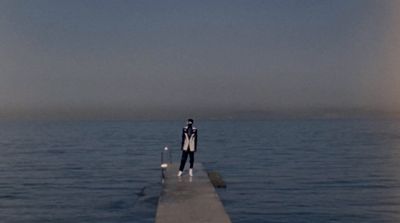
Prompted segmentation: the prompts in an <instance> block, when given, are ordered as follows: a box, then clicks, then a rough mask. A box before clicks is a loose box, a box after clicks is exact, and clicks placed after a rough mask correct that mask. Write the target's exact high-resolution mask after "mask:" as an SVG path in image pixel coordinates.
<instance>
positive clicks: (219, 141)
mask: <svg viewBox="0 0 400 223" xmlns="http://www.w3.org/2000/svg"><path fill="white" fill-rule="evenodd" d="M196 124H197V127H198V128H199V152H198V153H197V154H196V159H197V161H200V162H203V163H204V165H205V167H206V168H208V169H213V170H217V171H219V172H220V173H221V174H222V175H223V177H224V179H225V181H226V182H227V185H228V188H227V189H225V190H218V193H219V195H220V197H221V199H222V201H223V203H224V205H225V208H226V210H227V212H228V213H229V215H230V216H231V219H232V221H233V222H234V223H250V222H252V223H259V222H288V223H289V222H290V223H293V222H321V223H324V222H346V223H347V222H348V223H350V222H351V223H353V222H363V223H365V222H374V223H378V222H379V223H381V222H393V223H394V222H400V121H398V120H366V119H361V120H357V119H343V120H271V121H203V122H201V121H199V122H198V123H196ZM182 125H183V123H182V122H180V121H158V122H156V121H154V122H106V121H104V122H101V121H96V122H95V121H93V122H1V123H0V222H6V223H8V222H10V223H20V222H29V223H36V222H38V223H39V222H40V223H43V222H89V223H92V222H93V223H101V222H107V223H114V222H115V223H117V222H118V223H122V222H138V223H139V222H140V223H146V222H153V221H154V215H155V210H156V206H157V199H158V195H159V190H160V172H159V169H158V167H159V163H160V151H161V149H162V148H163V147H164V146H165V145H168V146H169V147H170V148H171V149H173V150H174V153H173V158H174V159H175V160H177V159H178V158H179V151H178V146H179V144H180V141H179V140H180V131H181V127H182Z"/></svg>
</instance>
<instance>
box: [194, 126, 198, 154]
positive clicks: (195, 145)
mask: <svg viewBox="0 0 400 223" xmlns="http://www.w3.org/2000/svg"><path fill="white" fill-rule="evenodd" d="M197 138H199V130H198V129H196V137H195V138H194V148H196V150H197Z"/></svg>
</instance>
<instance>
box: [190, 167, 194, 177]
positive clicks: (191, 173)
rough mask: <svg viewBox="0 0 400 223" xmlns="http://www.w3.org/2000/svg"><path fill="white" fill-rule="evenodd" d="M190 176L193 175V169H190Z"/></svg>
mask: <svg viewBox="0 0 400 223" xmlns="http://www.w3.org/2000/svg"><path fill="white" fill-rule="evenodd" d="M189 176H191V177H192V176H193V169H189Z"/></svg>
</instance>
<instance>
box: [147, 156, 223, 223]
mask: <svg viewBox="0 0 400 223" xmlns="http://www.w3.org/2000/svg"><path fill="white" fill-rule="evenodd" d="M177 172H178V165H177V164H169V166H168V168H167V169H166V171H165V178H164V182H163V189H162V192H161V195H160V198H159V201H158V207H157V214H156V220H155V222H156V223H187V222H190V223H206V222H207V223H230V222H231V221H230V219H229V216H228V215H227V214H226V212H225V209H224V207H223V205H222V203H221V201H220V199H219V197H218V195H217V193H216V191H215V189H214V187H213V185H212V184H211V183H210V180H209V178H208V175H207V173H206V172H205V170H204V168H203V165H202V164H201V163H195V164H194V176H193V177H190V176H189V174H188V173H187V172H185V173H184V174H183V175H182V176H181V177H178V176H177V175H176V174H177Z"/></svg>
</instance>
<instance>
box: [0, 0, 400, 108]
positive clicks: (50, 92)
mask: <svg viewBox="0 0 400 223" xmlns="http://www.w3.org/2000/svg"><path fill="white" fill-rule="evenodd" d="M398 11H400V4H399V1H396V0H393V1H387V0H335V1H332V0H296V1H295V0H285V1H282V0H275V1H272V0H270V1H187V0H185V1H183V0H182V1H149V0H143V1H133V0H132V1H119V0H116V1H108V0H104V1H101V0H96V1H95V0H93V1H84V0H79V1H73V0H68V1H67V0H66V1H57V0H49V1H44V0H37V1H28V0H26V1H19V0H9V1H6V0H0V108H1V109H2V111H1V112H3V113H7V112H17V113H18V112H22V113H29V112H38V111H40V112H44V113H46V112H50V113H51V112H55V111H57V112H61V113H62V112H67V113H68V112H69V113H76V114H79V112H95V113H96V112H98V113H101V112H105V113H107V112H117V113H118V111H124V112H132V113H133V114H134V113H138V114H139V113H145V114H160V113H162V112H163V111H166V112H167V111H168V112H181V111H185V112H187V113H190V112H193V111H201V112H206V113H207V112H215V111H246V110H252V111H255V110H271V109H272V110H273V109H299V108H301V109H307V108H320V107H322V108H323V107H336V108H355V107H360V108H370V109H391V110H395V109H399V108H400V100H398V99H397V96H400V91H399V90H398V89H400V87H399V86H400V85H399V84H400V82H399V81H400V77H399V76H400V75H399V74H398V71H399V65H397V64H398V60H399V58H400V50H399V49H400V47H399V42H400V38H399V37H400V34H399V33H400V32H399V28H398V27H397V26H396V25H397V22H398V21H400V18H399V16H397V15H396V14H398ZM396 99H397V100H396ZM201 112H200V113H201ZM95 113H94V114H95Z"/></svg>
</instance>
